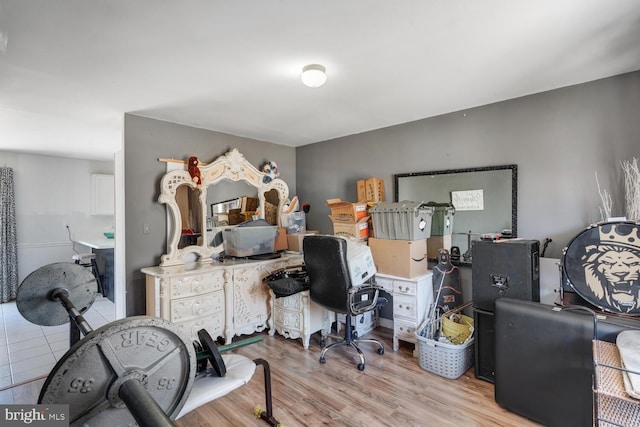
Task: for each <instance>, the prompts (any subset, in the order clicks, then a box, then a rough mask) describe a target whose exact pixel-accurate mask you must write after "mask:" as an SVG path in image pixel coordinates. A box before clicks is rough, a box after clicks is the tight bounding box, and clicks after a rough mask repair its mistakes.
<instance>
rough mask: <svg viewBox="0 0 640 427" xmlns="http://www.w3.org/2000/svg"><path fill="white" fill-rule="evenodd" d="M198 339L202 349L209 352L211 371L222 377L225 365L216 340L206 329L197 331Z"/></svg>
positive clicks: (224, 373)
mask: <svg viewBox="0 0 640 427" xmlns="http://www.w3.org/2000/svg"><path fill="white" fill-rule="evenodd" d="M198 339H199V340H200V345H201V346H202V349H203V350H204V351H205V352H206V353H208V354H209V362H211V367H212V368H213V371H214V372H215V373H216V374H217V375H218V376H219V377H224V376H225V375H226V374H227V367H226V366H225V364H224V360H222V355H221V354H220V351H219V350H218V346H217V345H216V342H215V341H214V340H213V338H211V335H209V332H207V330H206V329H200V330H199V331H198Z"/></svg>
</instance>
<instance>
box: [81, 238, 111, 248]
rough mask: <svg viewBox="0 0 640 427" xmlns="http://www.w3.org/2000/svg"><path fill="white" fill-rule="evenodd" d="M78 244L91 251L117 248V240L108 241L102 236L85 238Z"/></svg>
mask: <svg viewBox="0 0 640 427" xmlns="http://www.w3.org/2000/svg"><path fill="white" fill-rule="evenodd" d="M76 242H77V243H78V244H80V245H84V246H87V247H89V248H91V249H113V248H114V247H115V239H107V238H106V237H104V236H101V235H97V236H91V237H83V238H81V239H78V240H76Z"/></svg>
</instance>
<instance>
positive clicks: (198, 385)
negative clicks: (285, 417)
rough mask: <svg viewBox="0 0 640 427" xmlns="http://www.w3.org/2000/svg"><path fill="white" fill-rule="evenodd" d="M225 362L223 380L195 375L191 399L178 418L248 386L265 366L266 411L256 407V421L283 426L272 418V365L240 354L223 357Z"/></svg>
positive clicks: (205, 375)
mask: <svg viewBox="0 0 640 427" xmlns="http://www.w3.org/2000/svg"><path fill="white" fill-rule="evenodd" d="M222 359H223V361H224V364H225V366H226V369H227V373H226V375H225V376H224V377H215V376H210V375H207V374H202V375H200V374H199V375H198V376H196V379H195V381H194V383H193V387H192V388H191V393H190V394H189V398H188V399H187V402H186V403H185V404H184V406H183V407H182V409H181V410H180V413H179V414H178V416H177V417H176V419H179V418H180V417H182V416H184V415H186V414H188V413H189V412H191V411H193V410H195V409H197V408H199V407H200V406H202V405H205V404H207V403H209V402H212V401H214V400H215V399H218V398H220V397H223V396H225V395H227V394H228V393H230V392H232V391H233V390H235V389H237V388H239V387H241V386H243V385H245V384H246V383H248V382H249V380H251V378H252V377H253V374H254V372H255V370H256V366H257V365H262V366H263V367H264V387H265V400H266V410H265V409H262V408H260V407H256V408H255V409H254V415H255V416H256V418H262V419H263V420H264V421H266V422H267V423H269V424H270V425H272V426H278V425H280V423H279V422H278V421H276V420H275V419H274V418H273V415H272V412H273V411H272V399H271V370H270V368H269V364H268V363H267V362H266V361H265V360H263V359H255V360H251V359H249V358H247V357H245V356H241V355H238V354H229V355H223V356H222Z"/></svg>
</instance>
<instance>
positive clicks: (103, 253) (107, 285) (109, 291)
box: [93, 249, 114, 302]
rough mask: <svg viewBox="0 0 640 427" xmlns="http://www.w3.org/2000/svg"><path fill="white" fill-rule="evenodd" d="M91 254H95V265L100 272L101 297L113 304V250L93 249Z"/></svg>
mask: <svg viewBox="0 0 640 427" xmlns="http://www.w3.org/2000/svg"><path fill="white" fill-rule="evenodd" d="M93 252H94V253H95V254H96V264H97V265H98V271H100V281H101V282H102V288H103V295H104V296H105V297H106V298H109V300H111V302H113V298H114V290H113V282H114V280H113V278H114V269H113V249H94V250H93Z"/></svg>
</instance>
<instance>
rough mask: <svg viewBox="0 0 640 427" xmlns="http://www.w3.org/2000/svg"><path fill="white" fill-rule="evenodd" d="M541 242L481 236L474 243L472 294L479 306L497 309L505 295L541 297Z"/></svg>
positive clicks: (523, 297) (526, 298)
mask: <svg viewBox="0 0 640 427" xmlns="http://www.w3.org/2000/svg"><path fill="white" fill-rule="evenodd" d="M539 248H540V242H539V241H538V240H520V239H514V240H504V241H500V242H491V241H484V240H480V241H477V242H475V243H474V244H473V257H472V258H473V265H472V282H473V283H472V294H473V306H474V307H475V308H478V309H481V310H486V311H493V309H494V304H495V300H496V299H498V298H502V297H508V298H516V299H522V300H527V301H540V251H539Z"/></svg>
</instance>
